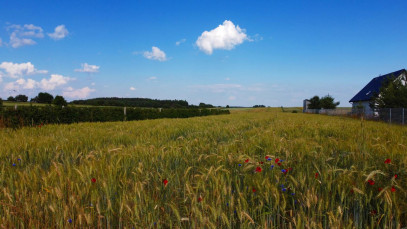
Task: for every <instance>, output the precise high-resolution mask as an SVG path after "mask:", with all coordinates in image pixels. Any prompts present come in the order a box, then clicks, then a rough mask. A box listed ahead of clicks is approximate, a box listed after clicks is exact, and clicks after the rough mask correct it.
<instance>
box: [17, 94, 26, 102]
mask: <svg viewBox="0 0 407 229" xmlns="http://www.w3.org/2000/svg"><path fill="white" fill-rule="evenodd" d="M15 101H17V102H27V101H28V97H27V96H26V95H17V96H16V97H15Z"/></svg>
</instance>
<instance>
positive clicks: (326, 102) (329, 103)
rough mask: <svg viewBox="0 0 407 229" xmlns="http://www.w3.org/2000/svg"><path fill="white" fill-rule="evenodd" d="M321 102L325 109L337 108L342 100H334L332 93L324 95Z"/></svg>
mask: <svg viewBox="0 0 407 229" xmlns="http://www.w3.org/2000/svg"><path fill="white" fill-rule="evenodd" d="M319 102H320V104H321V107H322V108H324V109H335V108H336V107H337V106H338V105H339V104H340V102H334V98H333V97H332V96H330V95H326V96H324V97H322V98H321V99H320V100H319Z"/></svg>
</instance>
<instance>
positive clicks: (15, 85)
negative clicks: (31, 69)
mask: <svg viewBox="0 0 407 229" xmlns="http://www.w3.org/2000/svg"><path fill="white" fill-rule="evenodd" d="M70 80H73V79H72V78H70V77H65V76H62V75H58V74H52V75H51V78H49V79H42V80H41V81H40V82H37V81H35V80H33V79H23V78H20V79H18V80H16V81H15V82H9V83H7V84H6V85H5V88H4V89H6V90H16V91H18V90H21V89H35V88H41V89H43V90H47V91H52V90H54V89H55V88H56V87H58V86H62V85H65V84H67V83H68V81H70Z"/></svg>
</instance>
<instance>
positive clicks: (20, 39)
mask: <svg viewBox="0 0 407 229" xmlns="http://www.w3.org/2000/svg"><path fill="white" fill-rule="evenodd" d="M7 30H8V31H11V34H10V45H11V47H13V48H18V47H21V46H25V45H34V44H36V42H35V41H34V40H33V38H43V37H44V33H43V29H42V28H41V27H39V26H35V25H33V24H28V25H24V26H21V25H10V26H8V27H7Z"/></svg>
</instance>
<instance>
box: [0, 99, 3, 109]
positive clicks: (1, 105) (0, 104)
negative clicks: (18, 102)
mask: <svg viewBox="0 0 407 229" xmlns="http://www.w3.org/2000/svg"><path fill="white" fill-rule="evenodd" d="M0 107H3V100H2V99H1V98H0Z"/></svg>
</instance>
